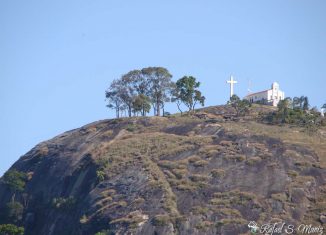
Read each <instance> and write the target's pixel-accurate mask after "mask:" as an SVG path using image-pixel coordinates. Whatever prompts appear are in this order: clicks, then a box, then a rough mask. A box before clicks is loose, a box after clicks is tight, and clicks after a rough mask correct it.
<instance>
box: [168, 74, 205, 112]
mask: <svg viewBox="0 0 326 235" xmlns="http://www.w3.org/2000/svg"><path fill="white" fill-rule="evenodd" d="M199 86H200V82H197V81H196V78H195V77H193V76H184V77H182V78H180V79H179V80H178V81H177V82H176V84H175V86H174V90H173V92H172V95H173V99H172V100H173V101H175V102H176V103H177V105H178V109H179V110H180V111H181V109H180V103H183V104H184V105H185V106H186V107H187V108H188V111H189V112H190V111H194V109H195V106H196V104H198V103H199V104H201V105H202V106H204V104H205V96H203V95H202V93H201V91H200V90H199V89H198V88H199Z"/></svg>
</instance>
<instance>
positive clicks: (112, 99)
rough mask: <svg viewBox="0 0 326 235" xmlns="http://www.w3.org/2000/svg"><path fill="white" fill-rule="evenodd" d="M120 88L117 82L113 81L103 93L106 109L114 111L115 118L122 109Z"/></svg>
mask: <svg viewBox="0 0 326 235" xmlns="http://www.w3.org/2000/svg"><path fill="white" fill-rule="evenodd" d="M120 93H121V91H120V87H119V83H118V81H117V80H113V82H112V83H111V85H110V87H109V88H108V89H107V90H106V91H105V97H106V100H107V101H108V104H107V105H106V107H108V108H111V109H115V112H116V117H117V118H119V117H120V111H122V109H124V105H123V102H122V100H121V97H120Z"/></svg>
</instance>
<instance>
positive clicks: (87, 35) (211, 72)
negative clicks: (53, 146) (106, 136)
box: [0, 0, 326, 175]
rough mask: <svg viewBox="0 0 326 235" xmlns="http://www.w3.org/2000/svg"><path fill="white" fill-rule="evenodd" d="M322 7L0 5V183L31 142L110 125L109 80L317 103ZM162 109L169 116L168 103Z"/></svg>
mask: <svg viewBox="0 0 326 235" xmlns="http://www.w3.org/2000/svg"><path fill="white" fill-rule="evenodd" d="M325 10H326V1H323V0H315V1H308V0H305V1H303V0H266V1H261V0H250V1H249V0H247V1H235V0H225V1H217V0H207V1H198V0H196V1H195V0H178V1H176V0H164V1H163V0H161V1H152V0H151V1H150V0H148V1H144V0H138V1H134V0H133V1H132V0H129V1H108V0H84V1H81V0H79V1H63V0H56V1H34V0H29V1H22V0H21V1H16V0H2V1H0V32H1V34H0V35H1V37H0V104H1V111H0V114H1V115H0V129H1V132H0V175H2V174H3V173H4V171H5V170H7V169H8V168H9V167H10V166H11V165H12V164H13V163H14V162H15V161H16V160H17V159H18V158H19V157H20V156H21V155H23V154H24V153H26V152H27V151H28V150H30V149H31V148H32V147H34V146H35V145H36V144H37V143H39V142H40V141H44V140H47V139H50V138H52V137H54V136H56V135H58V134H60V133H62V132H64V131H67V130H70V129H73V128H77V127H80V126H82V125H84V124H87V123H89V122H93V121H96V120H100V119H106V118H110V117H113V115H114V112H112V111H109V110H108V109H107V108H106V107H105V101H104V99H105V98H104V91H105V89H106V88H107V87H108V86H109V84H110V82H111V81H112V80H113V79H115V78H119V76H120V75H121V74H123V73H126V72H128V71H129V70H132V69H136V68H138V69H140V68H143V67H147V66H163V67H166V68H168V69H169V71H170V72H171V73H172V74H173V76H174V79H175V80H176V79H178V78H180V77H181V76H183V75H193V76H195V77H197V78H198V79H199V80H200V81H201V82H202V91H203V93H204V95H205V96H206V98H207V101H206V105H216V104H223V103H225V102H226V100H227V99H228V92H229V87H228V86H227V85H226V83H225V81H226V80H227V79H228V77H229V76H230V74H233V75H234V77H235V78H236V80H237V81H238V82H239V83H238V84H237V85H236V87H235V92H236V93H237V94H238V95H240V96H244V95H246V92H247V88H248V80H249V79H250V80H251V83H252V85H251V90H253V91H259V90H262V89H267V88H269V87H270V85H271V83H272V82H273V81H278V82H279V83H280V86H281V89H283V90H284V91H285V93H286V96H299V95H307V96H308V97H309V98H310V102H311V104H312V105H313V106H315V105H316V106H318V107H320V106H321V105H322V104H323V103H325V102H326V96H325V87H326V86H325V85H326V27H325V25H326V14H325ZM168 111H170V112H174V111H176V107H175V106H174V105H169V106H168Z"/></svg>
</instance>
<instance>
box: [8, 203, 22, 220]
mask: <svg viewBox="0 0 326 235" xmlns="http://www.w3.org/2000/svg"><path fill="white" fill-rule="evenodd" d="M6 209H7V213H6V217H7V218H8V219H9V220H10V221H13V222H15V223H17V222H19V221H21V219H22V218H23V212H24V207H23V205H22V204H20V203H19V202H14V201H12V202H9V203H8V204H7V205H6Z"/></svg>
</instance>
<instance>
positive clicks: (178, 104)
mask: <svg viewBox="0 0 326 235" xmlns="http://www.w3.org/2000/svg"><path fill="white" fill-rule="evenodd" d="M177 106H178V109H179V111H180V113H181V116H182V110H181V108H180V103H179V102H178V101H177Z"/></svg>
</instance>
